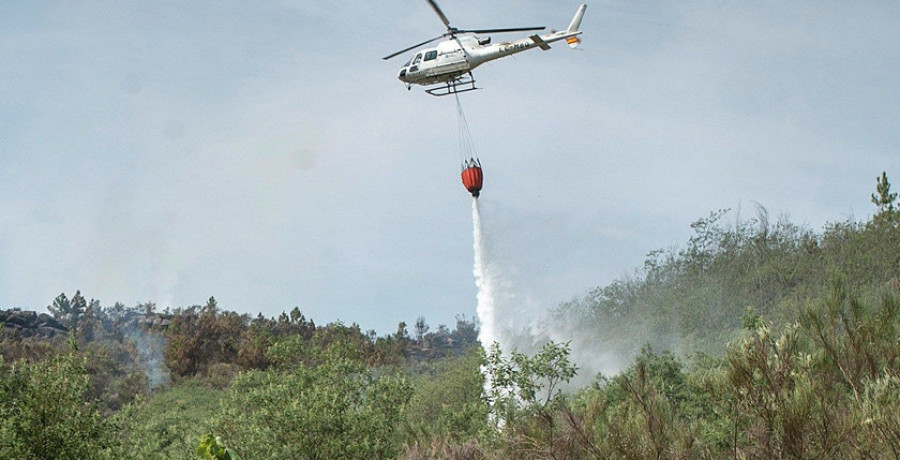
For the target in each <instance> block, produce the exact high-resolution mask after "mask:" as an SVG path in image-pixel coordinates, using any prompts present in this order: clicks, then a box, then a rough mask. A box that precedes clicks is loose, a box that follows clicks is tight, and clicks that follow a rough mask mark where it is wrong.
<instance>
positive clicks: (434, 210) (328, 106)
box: [0, 0, 900, 333]
mask: <svg viewBox="0 0 900 460" xmlns="http://www.w3.org/2000/svg"><path fill="white" fill-rule="evenodd" d="M441 5H442V7H443V9H444V12H445V13H446V14H447V16H448V17H449V18H450V20H451V22H452V23H453V25H455V26H457V27H461V28H464V27H469V28H481V27H510V26H522V25H534V24H540V25H547V26H548V27H555V28H563V27H565V26H566V25H568V23H569V20H570V19H571V16H572V14H573V13H574V12H575V9H576V7H577V5H578V2H571V3H570V2H559V1H553V2H547V1H531V0H526V1H519V2H504V1H491V2H479V1H474V0H453V1H450V0H445V1H443V2H441ZM898 25H900V3H897V2H890V1H880V2H875V1H869V2H867V1H862V2H838V1H798V2H774V1H761V2H721V1H700V2H676V1H647V2H620V1H602V2H595V3H589V6H588V10H587V15H586V17H585V20H584V23H583V25H582V29H583V30H584V31H585V34H584V36H583V46H582V49H581V50H579V51H571V50H569V49H568V48H566V47H565V46H556V47H554V49H553V50H551V51H548V52H541V51H537V50H535V51H529V52H526V53H523V54H520V55H517V56H515V57H512V58H507V59H504V60H501V61H498V62H495V63H490V64H487V65H485V66H483V67H482V68H480V69H478V70H477V71H476V73H475V76H476V79H477V80H478V82H479V85H480V86H481V87H483V88H484V89H483V90H481V91H477V92H474V93H469V94H466V95H464V98H463V105H464V107H465V109H466V114H467V117H468V122H469V126H470V129H471V132H472V136H473V138H474V141H475V144H476V149H477V151H478V153H479V155H480V157H481V160H482V163H483V164H484V167H485V190H484V193H483V195H482V197H483V200H482V205H483V218H484V221H485V226H486V229H487V231H488V232H489V236H490V238H491V239H492V241H493V243H494V247H495V248H496V251H497V252H496V257H497V263H498V264H501V265H502V266H503V268H504V270H506V272H507V273H508V276H509V279H510V280H512V282H513V283H514V284H515V285H516V286H518V287H517V288H516V289H518V290H519V291H520V292H521V295H522V297H523V298H527V299H529V301H528V302H523V303H527V304H528V305H529V306H528V308H527V309H525V310H526V311H523V314H532V313H536V312H537V311H539V310H543V309H546V308H550V307H552V306H553V305H555V304H556V303H558V302H560V301H565V300H568V299H570V298H572V297H574V296H579V295H581V294H582V293H583V292H585V291H586V290H588V289H590V288H592V287H595V286H598V285H603V284H606V283H608V282H610V281H611V280H613V279H614V278H616V277H621V276H624V275H627V274H629V273H631V272H632V271H633V269H634V268H635V267H638V266H640V265H641V263H642V261H643V259H644V255H645V254H646V253H647V252H649V251H651V250H654V249H658V248H665V247H669V246H671V245H673V244H677V243H681V242H683V241H685V240H686V239H687V237H688V235H689V232H690V229H689V224H690V222H692V221H694V220H696V219H697V218H699V217H702V216H705V215H706V214H707V213H708V212H709V211H711V210H715V209H719V208H729V207H730V208H737V207H741V209H743V210H744V214H745V215H751V214H752V213H753V208H754V206H755V204H754V203H757V202H758V203H761V204H762V205H765V206H766V207H767V208H768V209H769V210H770V212H771V213H772V214H773V215H778V214H782V213H784V214H788V215H789V216H790V217H791V219H792V220H793V221H795V222H798V223H806V224H808V225H810V226H812V227H814V228H820V227H821V226H822V225H823V224H824V223H825V222H828V221H836V220H843V219H846V218H848V217H851V216H855V217H857V218H864V217H866V216H868V215H869V214H870V213H871V211H872V209H871V208H872V207H871V205H870V203H869V201H868V196H869V194H870V193H871V192H872V191H873V190H874V185H875V177H876V176H877V175H878V174H880V172H881V171H882V170H887V172H888V175H889V176H890V177H894V176H896V177H897V179H896V180H895V182H896V183H898V184H900V159H898V158H900V155H898V152H900V149H898V147H900V137H898V130H897V121H898V120H900V91H898V87H897V75H898V71H900V47H898V45H897V44H898V43H900V27H898ZM441 27H442V26H441V24H440V22H439V21H438V20H437V18H436V17H435V16H434V14H433V13H432V12H431V10H430V8H429V7H428V5H427V3H426V2H424V1H407V2H396V1H385V2H362V1H350V2H341V3H337V2H322V1H293V2H290V1H278V2H274V1H273V2H239V1H217V2H182V1H179V2H168V1H162V2H138V1H122V2H42V1H33V2H3V3H2V4H0V307H7V308H8V307H22V308H27V309H38V310H39V309H42V308H43V307H44V306H46V305H48V304H49V303H50V302H51V301H52V299H53V298H54V297H55V296H56V295H57V294H59V293H60V292H63V291H65V292H67V293H69V294H70V295H71V294H72V293H73V292H74V291H75V290H76V289H81V290H82V292H83V293H84V294H85V295H87V296H88V297H93V298H97V299H99V300H100V301H101V302H102V303H103V304H104V305H111V304H112V303H113V302H116V301H120V302H123V303H125V304H128V305H133V304H135V303H137V302H142V301H154V302H156V303H157V304H158V305H160V306H161V307H165V306H173V307H177V306H187V305H192V304H202V303H204V302H205V301H206V298H208V297H209V296H210V295H214V296H216V298H217V299H218V300H219V304H220V305H221V306H223V307H224V308H228V309H232V310H237V311H242V312H244V311H245V312H250V313H253V314H255V313H256V312H259V311H261V312H262V313H264V314H266V315H276V314H277V313H279V312H280V311H282V310H285V309H290V308H292V307H294V306H299V307H300V308H301V309H302V310H303V311H304V312H305V313H306V314H307V316H309V317H312V318H313V319H315V320H316V321H317V322H318V323H325V322H329V321H333V320H335V319H341V320H344V321H346V322H352V321H355V322H359V323H360V324H361V326H362V327H363V328H364V329H368V328H375V329H377V330H378V331H379V333H388V332H391V331H393V329H394V328H395V326H396V324H397V323H398V322H399V321H407V322H408V323H412V322H414V321H415V318H416V317H417V316H419V315H424V316H425V317H426V319H427V320H428V322H429V323H430V324H432V325H434V326H436V325H437V324H439V323H445V324H450V325H452V324H453V321H454V320H453V318H454V316H455V315H457V314H465V315H467V316H472V315H474V312H475V287H474V281H473V278H472V234H471V221H470V217H471V216H470V211H469V208H470V198H469V196H468V195H467V194H466V192H465V191H464V190H463V188H462V185H461V184H460V183H459V177H458V164H457V161H458V153H457V141H456V132H455V129H456V118H455V110H456V109H455V104H454V102H453V101H452V99H449V98H444V99H439V98H433V97H430V96H428V95H426V94H424V93H423V92H422V91H421V90H420V89H418V88H414V90H413V91H411V92H407V91H406V89H405V88H404V87H403V85H402V83H400V82H399V81H398V80H396V78H395V75H396V72H397V70H398V68H399V66H400V64H401V63H402V62H403V61H404V60H405V57H397V58H396V59H394V60H391V61H382V60H381V56H384V55H386V54H388V53H390V52H392V51H394V50H396V49H400V48H403V47H405V46H407V45H409V44H412V43H415V42H418V41H421V40H424V39H426V38H428V37H431V36H434V35H437V34H438V33H440V32H441V31H442V29H441ZM510 36H511V37H514V36H515V35H514V34H513V35H510ZM497 38H500V37H499V36H498V37H495V39H497Z"/></svg>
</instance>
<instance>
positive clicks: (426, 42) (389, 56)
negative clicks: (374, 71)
mask: <svg viewBox="0 0 900 460" xmlns="http://www.w3.org/2000/svg"><path fill="white" fill-rule="evenodd" d="M448 35H450V34H443V35H438V36H437V37H434V38H431V39H428V40H425V41H424V42H422V43H419V44H416V45H413V46H410V47H409V48H404V49H402V50H400V51H397V52H396V53H393V54H389V55H387V56H385V57H383V58H381V59H384V60H385V61H386V60H388V59H390V58H392V57H394V56H397V55H399V54H403V53H405V52H407V51H409V50H411V49H415V48H418V47H420V46H422V45H427V44H429V43H431V42H433V41H435V40H440V39H441V38H444V37H446V36H448Z"/></svg>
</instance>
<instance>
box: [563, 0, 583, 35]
mask: <svg viewBox="0 0 900 460" xmlns="http://www.w3.org/2000/svg"><path fill="white" fill-rule="evenodd" d="M586 9H587V5H586V4H584V3H582V4H581V6H579V7H578V11H576V12H575V17H573V18H572V22H571V23H569V30H568V31H569V32H578V30H579V29H580V28H581V19H582V18H584V10H586Z"/></svg>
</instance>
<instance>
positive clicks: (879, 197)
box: [872, 171, 897, 213]
mask: <svg viewBox="0 0 900 460" xmlns="http://www.w3.org/2000/svg"><path fill="white" fill-rule="evenodd" d="M896 200H897V193H896V192H895V193H891V183H890V182H888V178H887V172H886V171H882V172H881V177H876V178H875V193H873V194H872V203H873V204H875V206H878V212H879V213H893V212H894V211H895V209H894V201H896Z"/></svg>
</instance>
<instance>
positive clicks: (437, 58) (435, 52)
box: [382, 0, 587, 96]
mask: <svg viewBox="0 0 900 460" xmlns="http://www.w3.org/2000/svg"><path fill="white" fill-rule="evenodd" d="M428 3H429V4H430V5H431V8H432V9H434V12H435V13H437V16H438V18H440V20H441V22H443V23H444V26H446V27H447V32H445V33H443V34H441V35H439V36H437V37H434V38H431V39H429V40H425V41H424V42H422V43H418V44H416V45H413V46H410V47H408V48H404V49H402V50H400V51H397V52H396V53H392V54H390V55H388V56H385V57H384V58H382V59H385V60H387V59H391V58H393V57H395V56H398V55H400V54H403V53H406V52H408V51H410V50H413V49H416V48H419V47H421V46H424V45H427V44H430V43H432V42H435V41H438V40H440V39H442V38H446V40H443V41H441V42H439V43H438V44H437V46H435V47H432V48H426V49H423V50H421V51H419V52H417V53H416V54H414V55H413V57H412V58H410V60H409V61H406V63H405V64H403V67H402V68H401V69H400V72H399V73H398V74H397V78H399V79H400V81H402V82H403V83H405V84H406V89H412V85H421V86H425V87H426V89H425V92H426V93H428V94H431V95H432V96H447V95H450V94H456V93H462V92H466V91H473V90H476V89H479V88H477V87H475V77H474V76H473V75H472V70H473V69H475V68H476V67H478V66H479V65H481V64H484V63H485V62H488V61H493V60H495V59H500V58H502V57H506V56H510V55H513V54H516V53H520V52H522V51H525V50H529V49H532V48H540V49H542V50H544V51H546V50H549V49H550V43H553V42H557V41H560V40H565V41H566V43H568V44H569V46H570V47H572V48H576V47H577V46H578V44H579V43H580V42H581V40H579V38H578V36H579V35H581V33H582V32H581V30H579V29H580V27H581V20H582V18H583V17H584V11H585V9H587V5H586V4H581V5H580V6H579V7H578V10H577V11H576V12H575V16H574V17H573V18H572V22H571V23H569V27H568V28H567V29H566V30H561V31H555V30H552V29H551V30H550V33H547V34H543V35H538V34H533V35H530V36H528V37H525V38H521V39H518V40H513V41H506V42H502V43H495V44H491V37H479V36H478V35H470V34H488V33H504V32H530V31H538V30H544V29H546V27H543V26H540V27H512V28H505V29H471V30H466V29H457V28H456V27H452V26H451V25H450V21H449V20H448V19H447V16H445V15H444V12H443V11H441V8H440V7H439V6H438V4H437V3H436V2H435V0H428Z"/></svg>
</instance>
